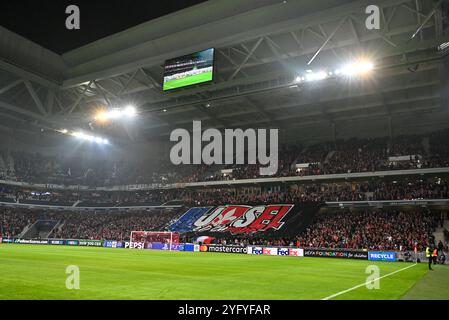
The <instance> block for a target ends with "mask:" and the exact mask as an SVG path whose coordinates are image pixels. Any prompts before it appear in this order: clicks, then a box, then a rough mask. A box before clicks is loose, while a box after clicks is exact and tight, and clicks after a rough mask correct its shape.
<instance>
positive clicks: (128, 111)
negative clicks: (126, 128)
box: [95, 105, 137, 122]
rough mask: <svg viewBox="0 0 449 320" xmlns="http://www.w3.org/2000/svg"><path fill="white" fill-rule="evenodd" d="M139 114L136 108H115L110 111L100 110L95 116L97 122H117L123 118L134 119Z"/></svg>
mask: <svg viewBox="0 0 449 320" xmlns="http://www.w3.org/2000/svg"><path fill="white" fill-rule="evenodd" d="M136 114H137V110H136V108H135V107H134V106H131V105H129V106H127V107H125V108H114V109H109V110H100V111H98V112H97V114H96V115H95V120H96V121H99V122H106V121H109V120H117V119H122V118H132V117H134V116H135V115H136Z"/></svg>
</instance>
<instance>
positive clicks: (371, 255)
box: [368, 251, 397, 262]
mask: <svg viewBox="0 0 449 320" xmlns="http://www.w3.org/2000/svg"><path fill="white" fill-rule="evenodd" d="M368 260H371V261H388V262H396V261H397V255H396V252H379V251H369V252H368Z"/></svg>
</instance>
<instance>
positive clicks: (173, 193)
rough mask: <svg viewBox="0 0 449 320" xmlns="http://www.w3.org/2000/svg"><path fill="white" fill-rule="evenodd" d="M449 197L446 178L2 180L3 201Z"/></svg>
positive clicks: (100, 203) (110, 203)
mask: <svg viewBox="0 0 449 320" xmlns="http://www.w3.org/2000/svg"><path fill="white" fill-rule="evenodd" d="M419 199H449V181H448V180H447V179H446V178H422V179H420V178H406V179H402V180H398V181H396V180H385V179H373V180H369V181H353V182H344V181H343V182H326V183H303V184H293V185H285V186H275V185H272V186H264V187H245V188H242V187H239V188H237V187H209V188H177V189H159V190H147V191H114V192H111V191H109V192H106V191H61V190H59V191H52V190H48V191H36V190H34V191H33V190H29V189H24V188H20V187H11V186H6V185H3V186H2V185H0V201H3V202H19V203H25V204H45V205H62V206H78V207H121V206H142V205H147V206H156V205H162V204H167V203H168V204H172V203H173V202H179V203H182V204H185V205H218V204H261V203H301V202H311V201H312V202H328V201H331V202H332V201H373V200H419Z"/></svg>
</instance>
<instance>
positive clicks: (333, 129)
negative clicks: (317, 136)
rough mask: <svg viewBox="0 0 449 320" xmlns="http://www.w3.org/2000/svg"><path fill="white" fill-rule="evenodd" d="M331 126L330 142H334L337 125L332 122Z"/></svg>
mask: <svg viewBox="0 0 449 320" xmlns="http://www.w3.org/2000/svg"><path fill="white" fill-rule="evenodd" d="M331 126H332V140H333V141H334V142H335V141H337V125H336V124H335V122H332V124H331Z"/></svg>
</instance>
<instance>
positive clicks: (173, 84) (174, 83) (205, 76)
mask: <svg viewBox="0 0 449 320" xmlns="http://www.w3.org/2000/svg"><path fill="white" fill-rule="evenodd" d="M212 79H213V72H212V71H209V72H204V73H200V74H196V75H193V76H189V77H186V78H182V79H174V80H171V81H167V82H165V83H164V91H165V90H172V89H176V88H182V87H186V86H190V85H193V84H198V83H203V82H207V81H211V80H212Z"/></svg>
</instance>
